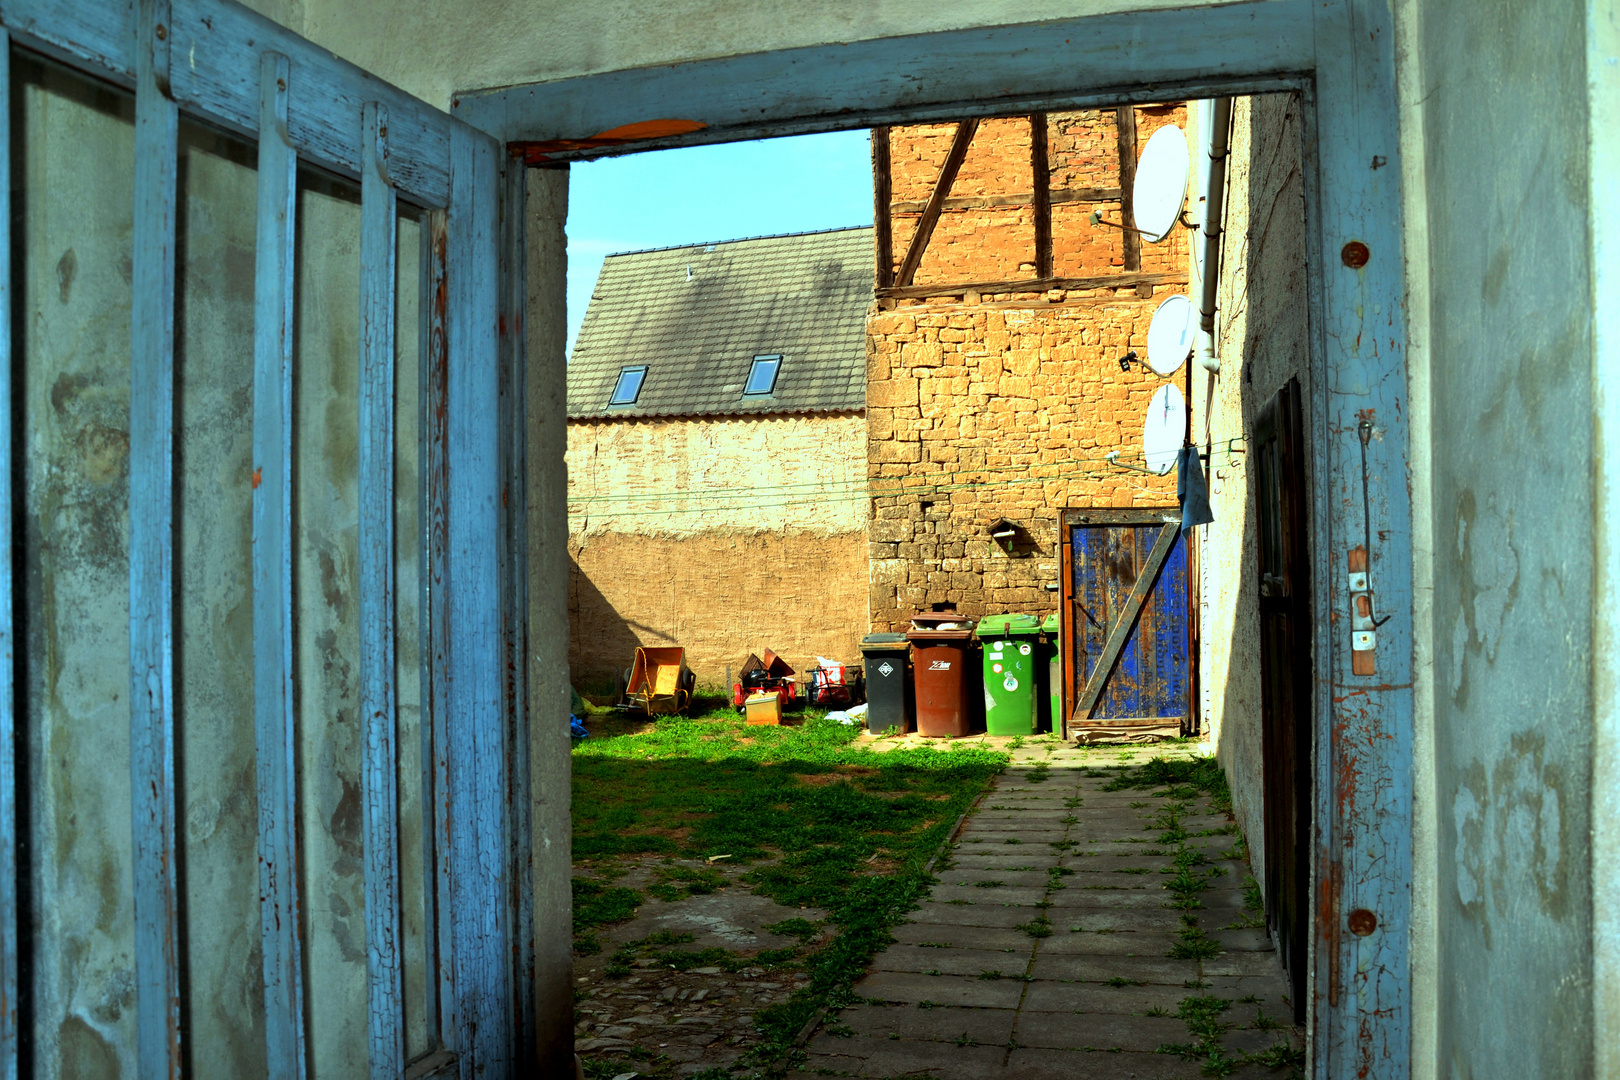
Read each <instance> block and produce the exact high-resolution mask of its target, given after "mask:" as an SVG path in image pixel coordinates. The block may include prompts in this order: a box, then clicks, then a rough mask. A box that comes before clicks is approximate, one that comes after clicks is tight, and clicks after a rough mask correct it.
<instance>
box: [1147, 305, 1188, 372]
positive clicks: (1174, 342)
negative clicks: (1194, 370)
mask: <svg viewBox="0 0 1620 1080" xmlns="http://www.w3.org/2000/svg"><path fill="white" fill-rule="evenodd" d="M1197 314H1198V311H1197V309H1196V308H1194V307H1193V303H1192V301H1191V300H1189V299H1187V298H1186V297H1185V296H1182V295H1181V294H1180V293H1177V294H1176V295H1175V296H1167V297H1165V298H1164V302H1163V303H1161V304H1160V305H1159V306H1158V308H1157V309H1155V310H1154V312H1153V321H1152V322H1150V323H1148V335H1147V362H1148V367H1150V368H1152V369H1153V370H1154V371H1156V372H1158V373H1159V374H1160V375H1164V376H1166V377H1168V376H1171V375H1174V374H1175V373H1176V369H1177V368H1179V367H1180V366H1181V365H1182V363H1183V361H1185V360H1186V359H1187V357H1189V356H1191V355H1192V347H1193V336H1194V332H1195V330H1196V328H1197V326H1198V318H1197Z"/></svg>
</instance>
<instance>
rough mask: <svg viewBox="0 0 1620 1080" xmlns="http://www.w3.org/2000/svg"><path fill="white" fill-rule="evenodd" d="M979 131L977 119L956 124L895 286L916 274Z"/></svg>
mask: <svg viewBox="0 0 1620 1080" xmlns="http://www.w3.org/2000/svg"><path fill="white" fill-rule="evenodd" d="M978 130H979V122H978V121H977V120H963V121H962V122H961V123H959V124H957V125H956V135H955V137H954V138H953V139H952V140H951V148H950V149H949V150H948V151H946V153H945V163H944V164H943V165H941V166H940V168H939V176H938V177H937V178H936V179H935V180H934V193H933V194H932V195H930V196H929V197H928V205H927V206H926V207H924V208H923V213H922V217H921V219H919V220H918V222H917V231H916V232H914V233H912V234H911V243H910V244H909V245H907V247H906V257H905V258H904V259H902V260H901V261H900V269H899V270H898V271H896V272H895V275H894V283H895V285H897V286H899V287H901V288H904V287H906V286H907V285H910V284H911V281H912V279H913V278H914V277H916V276H917V267H918V266H919V265H920V264H921V263H922V257H923V252H925V251H927V250H928V241H929V240H930V239H932V237H933V235H934V226H936V225H938V224H939V214H940V211H941V210H943V209H944V207H945V199H946V197H947V196H949V195H950V193H951V185H952V184H954V183H956V174H957V172H959V171H960V170H961V168H962V162H963V161H964V160H966V158H967V152H968V147H970V146H971V145H973V133H974V132H976V131H978Z"/></svg>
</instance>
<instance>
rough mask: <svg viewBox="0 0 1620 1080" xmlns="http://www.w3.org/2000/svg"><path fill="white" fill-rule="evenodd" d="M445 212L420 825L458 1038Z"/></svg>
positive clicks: (442, 992) (428, 442)
mask: <svg viewBox="0 0 1620 1080" xmlns="http://www.w3.org/2000/svg"><path fill="white" fill-rule="evenodd" d="M445 217H446V215H445V213H444V212H443V211H435V212H433V213H431V214H429V215H427V220H426V222H425V226H424V228H423V229H422V284H421V289H422V307H423V312H422V325H421V333H422V343H421V349H422V351H421V354H420V355H421V357H422V360H421V369H422V375H421V378H422V390H421V398H422V441H421V447H420V451H419V452H420V454H421V461H422V466H421V478H420V482H421V494H420V498H421V507H422V510H421V513H422V559H423V575H422V582H423V585H422V588H423V596H422V612H423V619H422V632H423V637H424V640H423V643H422V655H423V657H424V658H425V662H424V664H423V665H422V678H423V683H424V685H423V689H422V702H423V710H424V717H423V721H424V722H423V725H422V731H423V750H424V765H423V773H424V775H423V785H424V786H423V790H424V792H425V793H426V794H425V796H424V798H423V811H422V812H423V815H424V817H425V820H424V821H423V828H424V829H425V830H426V835H427V837H428V841H427V843H428V851H427V852H426V853H425V854H424V863H425V865H427V866H429V867H431V868H432V873H431V876H430V879H429V887H428V897H427V900H428V907H429V910H428V913H427V916H428V925H429V926H431V927H433V934H432V936H431V939H430V940H431V945H432V951H431V953H430V957H429V959H430V962H431V963H432V965H433V971H434V978H433V985H434V987H435V992H434V993H432V994H430V998H431V1000H430V1002H429V1003H428V1004H429V1012H430V1015H429V1018H428V1019H429V1028H428V1030H429V1031H431V1032H433V1033H434V1037H435V1038H436V1039H437V1040H438V1042H439V1043H440V1044H441V1045H443V1046H445V1047H449V1048H454V1047H456V1046H457V1045H458V1043H457V1042H456V1034H457V1032H458V1031H459V1030H460V1026H461V1019H460V1017H461V1012H460V1009H459V1008H458V1007H457V1004H456V1000H457V999H456V965H455V940H454V934H453V930H454V922H453V914H454V912H453V906H452V904H451V892H452V881H453V876H454V873H455V863H454V861H453V859H452V843H451V835H450V828H451V814H450V790H451V788H450V752H451V746H450V743H451V730H450V697H449V695H450V605H449V600H448V597H449V590H450V561H449V556H450V475H449V464H448V461H449V458H448V444H449V416H450V406H449V371H450V358H449V335H448V332H447V331H448V326H447V324H446V313H447V307H448V304H449V282H448V280H447V277H446V274H445V261H446V258H447V256H448V247H449V237H448V233H447V232H446V227H445V226H446V222H445Z"/></svg>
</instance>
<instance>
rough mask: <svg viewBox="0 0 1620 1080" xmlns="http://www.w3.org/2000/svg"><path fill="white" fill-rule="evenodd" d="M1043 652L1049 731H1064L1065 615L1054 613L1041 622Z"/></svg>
mask: <svg viewBox="0 0 1620 1080" xmlns="http://www.w3.org/2000/svg"><path fill="white" fill-rule="evenodd" d="M1041 636H1042V637H1043V638H1045V639H1046V644H1045V645H1044V646H1043V648H1042V651H1043V652H1044V653H1045V657H1046V696H1047V702H1048V704H1047V708H1048V709H1049V710H1050V711H1049V712H1048V713H1047V724H1048V726H1047V729H1046V730H1048V731H1056V732H1061V731H1062V730H1063V615H1062V614H1061V613H1060V612H1056V611H1054V612H1052V614H1050V615H1048V616H1047V617H1046V618H1045V619H1042V620H1041Z"/></svg>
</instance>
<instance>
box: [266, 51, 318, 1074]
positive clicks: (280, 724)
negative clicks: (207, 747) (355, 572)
mask: <svg viewBox="0 0 1620 1080" xmlns="http://www.w3.org/2000/svg"><path fill="white" fill-rule="evenodd" d="M290 78H291V64H290V63H289V61H288V60H287V58H286V57H285V56H282V55H280V54H279V53H265V54H264V57H263V60H262V62H261V63H260V65H259V79H260V90H261V106H260V108H261V112H260V117H259V125H260V128H261V130H262V131H263V133H264V134H263V136H262V137H261V138H260V139H259V204H258V215H259V220H258V232H257V239H256V242H255V255H254V292H253V727H254V738H255V746H256V761H257V772H258V797H259V825H258V845H259V926H260V933H261V935H262V937H263V970H264V1037H265V1044H266V1052H267V1056H268V1061H269V1069H270V1073H269V1075H270V1076H271V1077H272V1078H274V1080H298V1078H300V1077H302V1076H303V1075H304V1071H305V1059H306V1054H305V1053H304V988H303V987H304V982H303V941H302V930H301V925H302V919H301V917H300V905H299V892H298V890H299V883H298V877H299V875H298V809H297V808H298V790H297V787H298V782H297V776H298V766H297V760H298V734H297V724H298V721H297V705H296V699H295V698H294V692H293V625H292V624H293V582H292V562H293V559H292V552H293V536H292V413H293V404H292V349H293V297H294V292H293V273H294V267H295V261H294V251H295V245H296V243H297V239H296V233H297V201H296V200H297V174H298V155H297V154H296V153H294V152H293V149H292V146H291V145H290V144H289V143H288V141H287V138H286V134H285V133H286V130H287V102H288V99H289V98H290V97H291V91H290V86H289V82H290Z"/></svg>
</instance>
